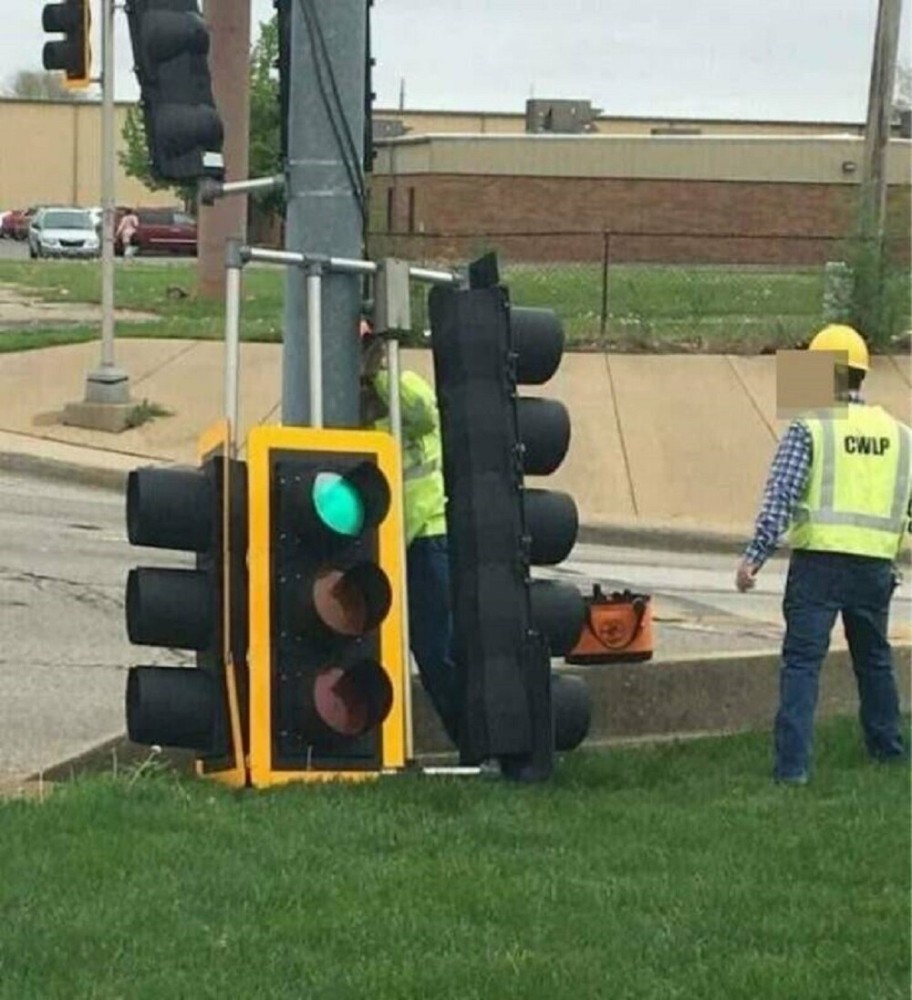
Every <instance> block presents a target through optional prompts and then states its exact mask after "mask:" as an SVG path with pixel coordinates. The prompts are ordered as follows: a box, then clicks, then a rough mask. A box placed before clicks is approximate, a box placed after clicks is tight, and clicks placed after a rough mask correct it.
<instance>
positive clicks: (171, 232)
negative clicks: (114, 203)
mask: <svg viewBox="0 0 912 1000" xmlns="http://www.w3.org/2000/svg"><path fill="white" fill-rule="evenodd" d="M124 215H126V209H124V208H118V210H117V216H116V221H115V232H116V227H117V226H119V225H120V220H121V219H122V218H123V217H124ZM136 215H137V218H138V219H139V228H138V229H137V230H136V235H135V236H134V237H133V243H134V245H135V247H136V252H137V253H138V254H141V253H145V254H150V253H167V254H195V253H196V219H194V218H193V216H192V215H188V214H187V213H186V212H182V211H181V210H180V209H173V208H137V209H136ZM114 250H115V252H116V253H118V254H122V253H123V245H122V243H121V241H120V240H118V239H115V241H114Z"/></svg>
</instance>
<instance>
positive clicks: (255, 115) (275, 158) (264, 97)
mask: <svg viewBox="0 0 912 1000" xmlns="http://www.w3.org/2000/svg"><path fill="white" fill-rule="evenodd" d="M278 58H279V25H278V20H277V18H276V17H275V16H273V18H272V19H271V20H270V21H264V22H263V23H262V24H261V25H260V34H259V37H258V38H257V41H256V44H255V45H254V46H253V51H252V53H251V55H250V151H249V156H250V176H251V177H271V176H273V175H275V174H280V173H282V109H281V106H280V104H279V79H278V73H277V70H276V65H277V62H278ZM257 202H258V204H259V205H260V208H261V211H263V212H265V213H267V214H269V215H277V214H278V215H284V213H285V196H284V194H283V192H282V191H270V192H269V193H268V194H265V195H260V196H259V197H258V198H257Z"/></svg>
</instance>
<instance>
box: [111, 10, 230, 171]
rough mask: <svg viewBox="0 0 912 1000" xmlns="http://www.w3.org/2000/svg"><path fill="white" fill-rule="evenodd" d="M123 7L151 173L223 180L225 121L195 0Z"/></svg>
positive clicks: (203, 23)
mask: <svg viewBox="0 0 912 1000" xmlns="http://www.w3.org/2000/svg"><path fill="white" fill-rule="evenodd" d="M126 13H127V22H128V24H129V27H130V41H131V44H132V47H133V59H134V63H135V72H136V78H137V80H138V82H139V87H140V98H141V102H142V107H143V116H144V119H145V127H146V141H147V144H148V147H149V156H150V159H151V166H152V173H153V175H154V176H155V177H156V178H158V179H160V180H164V181H176V182H187V181H193V180H199V179H201V178H203V177H211V178H213V179H215V180H222V179H223V178H224V174H225V169H224V159H223V157H222V147H223V144H224V127H223V124H222V120H221V118H220V116H219V113H218V110H217V108H216V106H215V101H214V99H213V96H212V80H211V77H210V74H209V63H208V55H209V29H208V27H207V25H206V22H205V20H204V19H203V17H202V15H201V14H200V11H199V6H198V4H197V0H128V2H127V5H126Z"/></svg>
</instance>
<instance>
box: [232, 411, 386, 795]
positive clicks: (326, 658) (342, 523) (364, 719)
mask: <svg viewBox="0 0 912 1000" xmlns="http://www.w3.org/2000/svg"><path fill="white" fill-rule="evenodd" d="M395 448H396V445H395V442H394V440H393V439H392V437H390V436H389V435H387V434H383V433H379V432H375V431H348V430H325V429H315V428H298V427H265V426H264V427H257V428H254V429H253V430H252V431H251V432H250V435H249V437H248V441H247V461H248V470H249V477H250V478H249V484H250V488H249V497H250V529H249V530H250V563H249V574H250V576H249V586H250V661H249V662H250V753H249V767H250V780H251V783H252V784H253V785H256V786H264V785H272V784H278V783H282V782H287V781H295V780H308V779H325V778H330V777H349V778H357V777H365V776H369V775H371V774H376V773H378V772H380V771H383V770H389V769H396V768H400V767H402V766H404V764H405V717H404V709H403V704H404V702H403V695H404V685H405V682H406V668H405V664H404V663H403V656H402V632H401V629H402V604H401V595H402V573H403V567H402V565H401V557H400V546H401V532H402V513H401V496H400V492H401V490H400V488H399V486H398V483H397V480H396V469H397V468H398V465H397V463H396V451H395Z"/></svg>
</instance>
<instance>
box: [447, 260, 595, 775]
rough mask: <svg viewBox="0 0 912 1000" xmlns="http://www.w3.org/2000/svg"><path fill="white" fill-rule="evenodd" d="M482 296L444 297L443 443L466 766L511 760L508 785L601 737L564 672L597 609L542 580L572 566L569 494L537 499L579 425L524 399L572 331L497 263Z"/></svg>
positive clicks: (483, 267) (553, 365)
mask: <svg viewBox="0 0 912 1000" xmlns="http://www.w3.org/2000/svg"><path fill="white" fill-rule="evenodd" d="M470 275H471V284H472V286H473V287H470V288H468V289H455V288H452V287H437V288H435V289H433V291H432V292H431V294H430V302H429V305H430V320H431V336H432V347H433V354H434V370H435V377H436V385H437V397H438V401H439V405H440V413H441V430H442V436H443V470H444V481H445V485H446V493H447V532H448V536H449V548H450V560H451V569H450V575H451V590H452V600H453V625H454V633H455V650H454V655H455V659H456V666H457V671H458V676H459V688H460V693H461V697H462V722H461V728H460V736H459V749H460V755H461V759H462V762H463V763H464V764H476V763H479V762H481V761H483V760H486V759H489V758H498V759H499V760H500V763H501V768H502V771H503V773H504V774H505V775H506V776H508V777H513V778H517V779H522V780H536V779H541V778H546V777H547V776H548V775H549V774H550V771H551V767H552V763H553V751H554V750H555V749H571V748H572V746H575V745H577V744H578V743H579V742H580V741H581V740H582V739H583V737H584V736H585V734H586V730H587V727H588V711H589V710H588V697H587V692H585V690H583V691H580V690H579V684H581V683H582V682H578V679H576V678H569V677H562V678H560V679H554V680H552V675H551V664H550V658H551V657H552V656H562V655H563V654H564V653H566V652H568V651H569V650H570V649H571V648H572V647H573V645H574V644H575V642H576V640H577V638H578V636H579V634H580V630H581V628H582V624H583V616H584V604H583V600H582V596H581V595H580V593H579V591H578V590H577V588H576V587H573V586H569V585H567V584H563V583H559V582H554V581H542V580H535V581H533V580H531V579H530V566H531V565H554V564H556V563H559V562H561V561H562V560H563V559H564V558H565V557H566V556H567V555H568V553H569V552H570V550H571V548H572V547H573V545H574V542H575V540H576V534H577V527H578V523H577V511H576V505H575V503H574V501H573V499H572V497H570V496H569V495H567V494H566V493H560V492H554V491H551V490H545V489H529V488H526V487H525V486H524V483H523V476H524V475H525V474H529V475H548V474H550V473H551V472H553V471H554V470H555V469H556V468H557V467H558V466H559V465H560V463H561V461H562V460H563V458H564V456H565V454H566V452H567V449H568V447H569V442H570V419H569V416H568V414H567V411H566V409H565V408H564V407H563V405H562V404H561V403H559V402H556V401H554V400H549V399H540V398H534V399H532V398H529V399H526V398H520V397H518V395H517V386H518V385H520V384H541V383H543V382H545V381H547V380H548V379H549V378H550V377H551V375H552V374H553V373H554V372H555V371H556V370H557V367H558V365H559V364H560V359H561V355H562V353H563V329H562V327H561V324H560V322H559V320H558V319H557V317H556V316H555V314H554V313H553V312H551V311H550V310H545V309H520V308H516V307H514V306H511V305H510V301H509V296H508V293H507V290H506V289H505V288H504V287H503V286H501V285H500V284H499V278H498V274H497V266H496V258H483V259H482V261H479V262H477V263H476V265H473V268H472V269H471V271H470Z"/></svg>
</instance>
